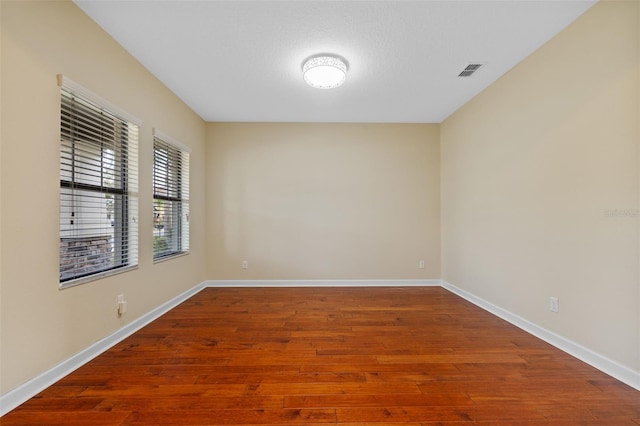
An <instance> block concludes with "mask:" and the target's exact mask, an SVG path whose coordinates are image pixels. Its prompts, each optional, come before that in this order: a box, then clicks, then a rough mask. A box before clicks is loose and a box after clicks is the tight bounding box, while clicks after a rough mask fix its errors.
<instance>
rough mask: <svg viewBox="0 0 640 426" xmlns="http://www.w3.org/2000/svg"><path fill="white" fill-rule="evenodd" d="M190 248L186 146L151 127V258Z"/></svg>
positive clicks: (185, 251)
mask: <svg viewBox="0 0 640 426" xmlns="http://www.w3.org/2000/svg"><path fill="white" fill-rule="evenodd" d="M188 252H189V150H188V148H186V147H183V146H182V145H181V144H179V143H178V142H176V141H175V140H173V139H172V138H171V137H169V136H167V135H164V134H162V133H161V132H159V131H157V130H154V137H153V258H154V259H155V260H160V259H163V258H167V257H169V256H175V255H178V254H183V253H188Z"/></svg>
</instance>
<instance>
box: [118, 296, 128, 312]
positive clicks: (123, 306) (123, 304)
mask: <svg viewBox="0 0 640 426" xmlns="http://www.w3.org/2000/svg"><path fill="white" fill-rule="evenodd" d="M125 312H127V301H126V300H124V294H119V295H118V316H119V317H121V316H122V315H124V314H125Z"/></svg>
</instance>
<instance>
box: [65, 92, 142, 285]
mask: <svg viewBox="0 0 640 426" xmlns="http://www.w3.org/2000/svg"><path fill="white" fill-rule="evenodd" d="M77 92H78V90H77V85H73V86H72V87H71V88H70V87H68V86H67V85H64V84H63V86H62V88H61V116H60V144H61V149H60V282H61V285H62V286H65V283H70V282H71V281H73V280H78V279H80V278H84V277H89V276H93V275H95V274H100V273H105V272H110V271H113V270H115V269H118V268H123V267H127V266H134V265H137V263H138V225H137V217H138V200H137V196H138V194H137V192H138V125H137V124H136V123H133V122H131V121H130V120H127V119H124V118H122V117H120V116H119V115H117V114H115V113H114V112H112V111H110V110H108V109H107V108H105V107H104V106H101V105H99V104H98V103H96V102H94V101H93V99H88V98H91V96H83V94H82V93H77Z"/></svg>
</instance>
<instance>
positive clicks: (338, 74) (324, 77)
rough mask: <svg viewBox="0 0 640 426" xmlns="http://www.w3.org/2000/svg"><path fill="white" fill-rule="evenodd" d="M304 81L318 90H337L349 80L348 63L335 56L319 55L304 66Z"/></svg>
mask: <svg viewBox="0 0 640 426" xmlns="http://www.w3.org/2000/svg"><path fill="white" fill-rule="evenodd" d="M302 76H303V77H304V81H306V82H307V84H308V85H309V86H311V87H315V88H316V89H333V88H336V87H338V86H340V85H342V83H344V80H345V79H346V78H347V63H346V62H345V60H344V59H342V58H340V57H339V56H335V55H317V56H312V57H311V58H309V59H307V60H306V61H304V63H303V64H302Z"/></svg>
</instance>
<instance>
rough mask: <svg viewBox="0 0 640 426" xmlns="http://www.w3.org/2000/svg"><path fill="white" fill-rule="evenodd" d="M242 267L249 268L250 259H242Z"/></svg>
mask: <svg viewBox="0 0 640 426" xmlns="http://www.w3.org/2000/svg"><path fill="white" fill-rule="evenodd" d="M242 269H249V261H248V260H243V261H242Z"/></svg>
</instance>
